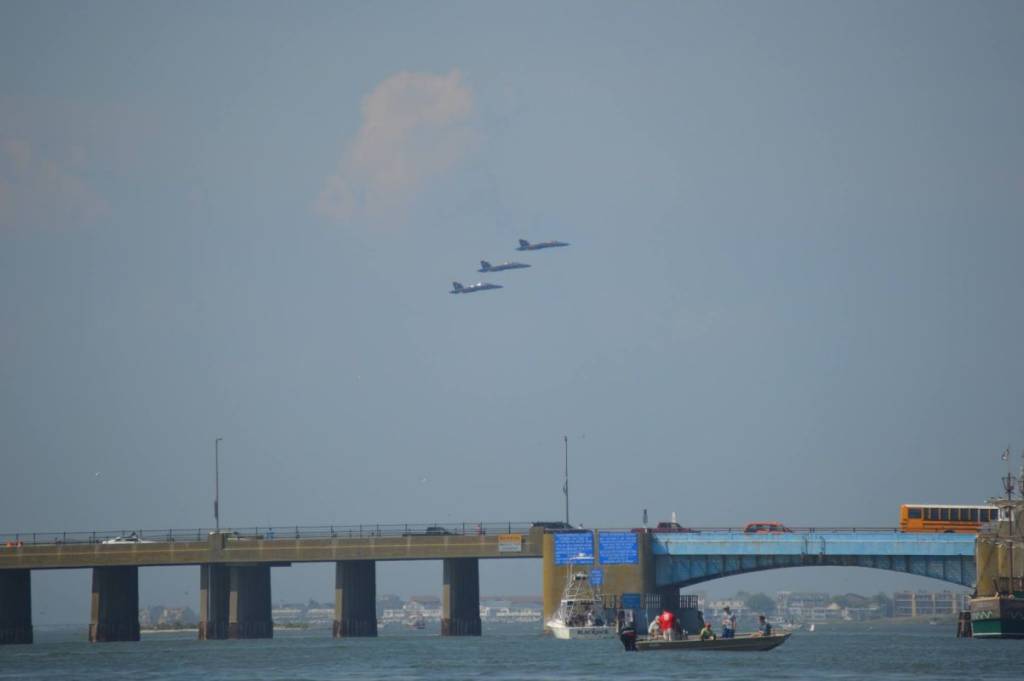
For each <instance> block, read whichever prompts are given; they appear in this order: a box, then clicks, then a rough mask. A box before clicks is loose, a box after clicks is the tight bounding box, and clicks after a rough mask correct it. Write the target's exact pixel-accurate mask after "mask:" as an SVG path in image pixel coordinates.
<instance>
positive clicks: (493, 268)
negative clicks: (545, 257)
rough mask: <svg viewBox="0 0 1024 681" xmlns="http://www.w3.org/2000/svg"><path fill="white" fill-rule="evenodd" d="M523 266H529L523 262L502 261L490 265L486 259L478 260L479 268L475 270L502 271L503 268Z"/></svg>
mask: <svg viewBox="0 0 1024 681" xmlns="http://www.w3.org/2000/svg"><path fill="white" fill-rule="evenodd" d="M524 267H529V265H527V264H526V263H523V262H503V263H499V264H497V265H492V264H491V263H489V262H487V261H486V260H481V261H480V269H478V270H477V272H502V271H504V270H520V269H522V268H524Z"/></svg>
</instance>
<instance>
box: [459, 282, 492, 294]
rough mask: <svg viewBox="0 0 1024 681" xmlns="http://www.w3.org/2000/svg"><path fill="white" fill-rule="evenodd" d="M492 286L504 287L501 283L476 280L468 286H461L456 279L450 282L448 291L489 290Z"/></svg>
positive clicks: (469, 291)
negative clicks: (450, 286) (486, 282)
mask: <svg viewBox="0 0 1024 681" xmlns="http://www.w3.org/2000/svg"><path fill="white" fill-rule="evenodd" d="M492 288H504V287H503V286H502V285H501V284H485V283H484V282H482V281H481V282H477V283H476V284H470V285H469V286H463V285H462V284H460V283H459V282H457V281H453V282H452V290H451V291H449V292H448V293H476V292H477V291H490V290H491V289H492Z"/></svg>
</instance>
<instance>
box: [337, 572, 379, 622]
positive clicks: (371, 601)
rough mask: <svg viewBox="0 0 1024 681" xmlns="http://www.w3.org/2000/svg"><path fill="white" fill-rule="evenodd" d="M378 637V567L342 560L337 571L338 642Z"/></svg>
mask: <svg viewBox="0 0 1024 681" xmlns="http://www.w3.org/2000/svg"><path fill="white" fill-rule="evenodd" d="M376 635H377V563H376V561H372V560H340V561H338V562H337V563H336V564H335V567H334V638H345V637H349V636H376Z"/></svg>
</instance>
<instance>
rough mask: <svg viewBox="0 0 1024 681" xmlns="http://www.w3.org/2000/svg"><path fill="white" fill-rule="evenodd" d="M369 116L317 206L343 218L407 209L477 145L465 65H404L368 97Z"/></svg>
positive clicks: (387, 214) (385, 215)
mask: <svg viewBox="0 0 1024 681" xmlns="http://www.w3.org/2000/svg"><path fill="white" fill-rule="evenodd" d="M362 113H363V120H362V125H361V126H360V128H359V131H358V132H357V133H356V136H355V138H354V139H353V140H352V141H351V142H350V143H349V145H348V148H347V149H346V151H345V154H344V156H343V157H342V159H341V162H340V164H339V166H338V171H337V172H336V173H334V174H333V175H331V176H330V177H328V178H327V180H326V182H325V185H324V189H323V191H322V192H321V193H320V196H319V198H318V199H317V201H316V210H317V212H319V213H320V214H322V215H325V216H327V217H330V218H334V219H337V220H346V219H350V218H355V217H360V216H366V217H369V218H371V219H382V218H390V217H394V216H395V215H400V214H401V213H402V212H403V211H404V209H405V208H406V207H407V206H408V205H409V203H410V202H411V201H412V199H413V198H414V197H415V196H416V194H417V193H418V192H419V191H420V190H421V189H422V188H423V186H424V185H425V184H426V183H427V182H428V181H429V180H430V179H431V178H432V177H436V176H438V175H441V174H443V173H444V172H446V171H448V170H449V169H451V168H452V167H454V166H455V165H456V164H458V163H459V162H460V161H461V160H462V159H463V158H465V156H466V154H467V153H468V152H469V151H470V150H471V149H472V147H473V145H474V142H475V139H476V134H475V132H474V130H473V129H472V127H471V126H470V119H471V117H472V114H473V93H472V92H471V91H470V89H469V87H468V86H467V85H466V84H465V83H464V82H463V81H462V75H461V74H460V73H459V71H458V70H453V71H451V72H450V73H448V74H446V75H435V74H430V73H411V72H408V71H403V72H402V73H398V74H395V75H393V76H391V77H389V78H387V79H385V80H384V81H382V82H381V83H380V84H379V85H377V87H376V88H374V90H373V92H371V93H370V94H369V95H368V96H367V97H366V98H365V99H364V100H363V107H362Z"/></svg>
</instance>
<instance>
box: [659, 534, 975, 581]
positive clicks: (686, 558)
mask: <svg viewBox="0 0 1024 681" xmlns="http://www.w3.org/2000/svg"><path fill="white" fill-rule="evenodd" d="M975 539H976V535H974V534H963V533H960V534H936V533H914V532H900V531H898V530H867V531H826V530H808V531H795V532H785V533H778V534H746V533H743V532H736V531H715V530H711V531H707V530H705V531H700V532H672V533H668V532H666V533H660V532H654V533H652V534H651V553H652V555H653V556H654V567H655V583H656V586H657V587H659V588H665V587H686V586H691V585H693V584H699V583H701V582H706V581H710V580H713V579H719V578H722V577H729V576H732V575H741V574H744V573H749V572H758V571H761V570H775V569H780V568H790V567H810V566H840V567H866V568H875V569H880V570H891V571H894V572H903V573H906V574H911V575H918V576H921V577H932V578H934V579H939V580H942V581H945V582H950V583H953V584H957V585H960V586H968V587H973V586H975V582H976V581H977V568H976V564H975Z"/></svg>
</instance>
